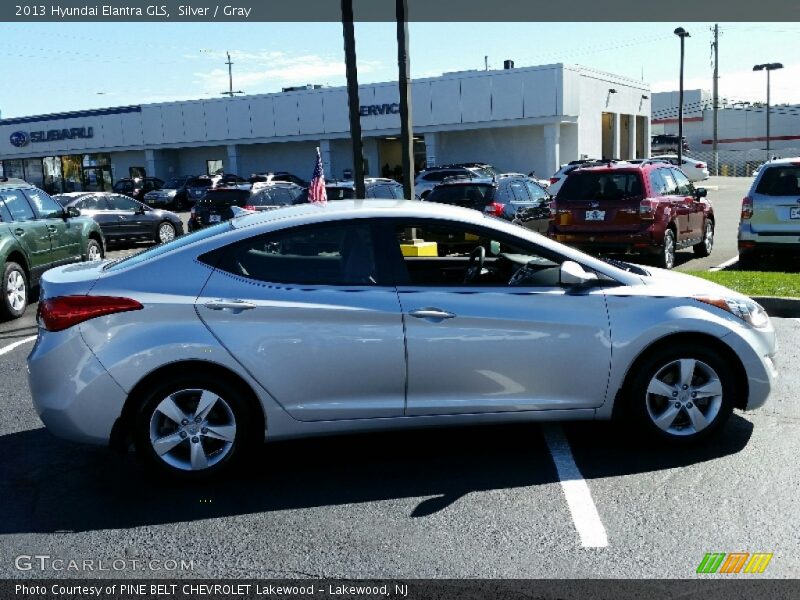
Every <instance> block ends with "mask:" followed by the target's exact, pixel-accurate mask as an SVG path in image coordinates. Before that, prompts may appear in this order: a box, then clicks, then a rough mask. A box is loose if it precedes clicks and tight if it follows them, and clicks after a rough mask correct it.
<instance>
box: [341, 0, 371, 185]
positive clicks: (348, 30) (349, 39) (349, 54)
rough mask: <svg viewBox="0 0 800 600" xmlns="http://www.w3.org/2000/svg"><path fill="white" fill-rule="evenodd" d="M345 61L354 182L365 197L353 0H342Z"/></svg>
mask: <svg viewBox="0 0 800 600" xmlns="http://www.w3.org/2000/svg"><path fill="white" fill-rule="evenodd" d="M342 29H343V34H344V63H345V73H346V75H347V103H348V108H349V112H350V139H351V140H352V141H353V184H354V187H355V197H356V198H364V197H365V196H366V193H365V190H364V149H363V143H362V141H361V115H360V113H359V106H358V103H359V100H358V68H357V67H356V35H355V30H354V28H353V0H342Z"/></svg>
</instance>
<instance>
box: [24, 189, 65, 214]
mask: <svg viewBox="0 0 800 600" xmlns="http://www.w3.org/2000/svg"><path fill="white" fill-rule="evenodd" d="M25 195H26V196H28V200H30V202H31V206H32V207H33V210H34V212H35V213H36V216H37V217H38V218H40V219H46V218H48V217H52V216H53V213H61V211H62V208H61V205H60V204H59V203H58V202H56V201H55V200H53V199H52V198H51V197H50V196H48V195H47V194H45V193H44V192H43V191H42V190H25Z"/></svg>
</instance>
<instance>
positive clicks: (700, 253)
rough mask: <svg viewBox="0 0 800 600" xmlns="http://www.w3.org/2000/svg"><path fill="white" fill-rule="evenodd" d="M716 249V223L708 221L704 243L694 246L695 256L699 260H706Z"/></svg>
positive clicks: (704, 230)
mask: <svg viewBox="0 0 800 600" xmlns="http://www.w3.org/2000/svg"><path fill="white" fill-rule="evenodd" d="M713 248H714V222H713V221H711V220H710V219H706V224H705V226H704V227H703V241H702V242H700V243H699V244H695V245H694V246H692V250H693V251H694V255H695V256H697V257H699V258H704V257H706V256H709V255H710V254H711V250H712V249H713Z"/></svg>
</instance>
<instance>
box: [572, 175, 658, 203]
mask: <svg viewBox="0 0 800 600" xmlns="http://www.w3.org/2000/svg"><path fill="white" fill-rule="evenodd" d="M642 194H643V189H642V180H641V175H640V174H639V173H632V172H614V171H602V172H595V171H587V172H584V173H580V172H577V173H570V175H569V177H567V180H566V181H565V182H564V185H563V186H562V187H561V189H560V190H559V191H558V199H559V200H566V201H570V200H622V199H626V198H634V197H638V196H641V195H642Z"/></svg>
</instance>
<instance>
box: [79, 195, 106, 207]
mask: <svg viewBox="0 0 800 600" xmlns="http://www.w3.org/2000/svg"><path fill="white" fill-rule="evenodd" d="M75 206H76V207H77V208H79V209H81V210H108V204H107V203H106V199H105V198H103V197H102V196H89V197H88V198H83V199H82V200H79V201H78V202H76V203H75Z"/></svg>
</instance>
